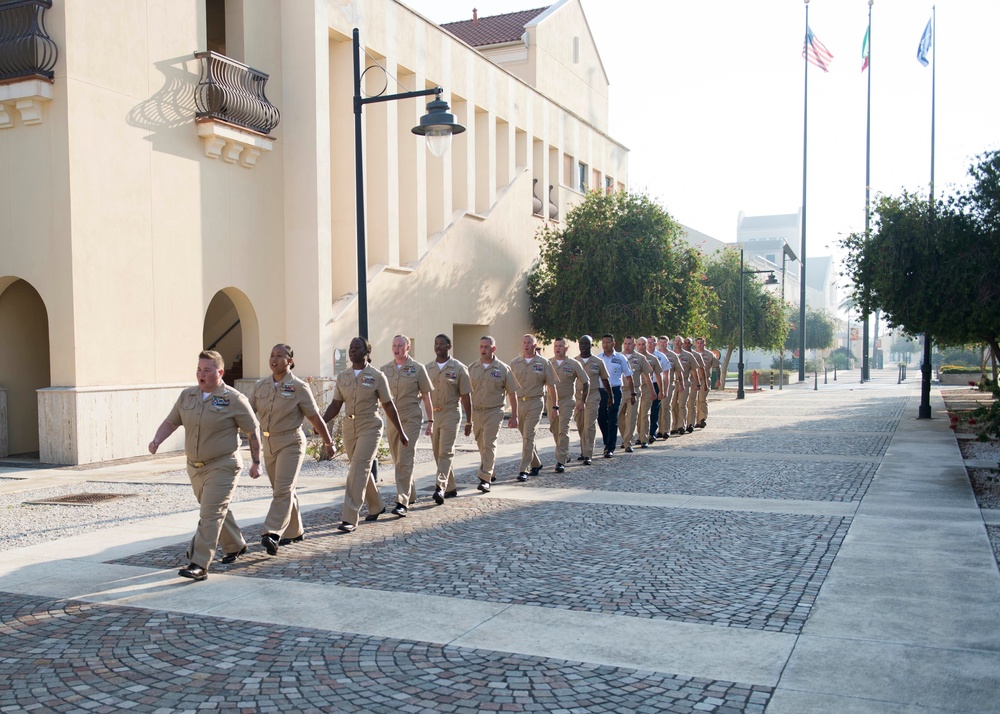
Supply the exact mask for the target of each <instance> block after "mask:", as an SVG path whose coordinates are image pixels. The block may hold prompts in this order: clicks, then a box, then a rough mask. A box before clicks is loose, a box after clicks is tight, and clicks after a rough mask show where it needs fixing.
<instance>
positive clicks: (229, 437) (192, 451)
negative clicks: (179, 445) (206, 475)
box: [167, 383, 257, 462]
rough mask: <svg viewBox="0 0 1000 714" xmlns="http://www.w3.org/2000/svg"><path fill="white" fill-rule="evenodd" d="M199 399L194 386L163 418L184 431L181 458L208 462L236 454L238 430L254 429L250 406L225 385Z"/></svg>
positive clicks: (238, 446)
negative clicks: (183, 456)
mask: <svg viewBox="0 0 1000 714" xmlns="http://www.w3.org/2000/svg"><path fill="white" fill-rule="evenodd" d="M201 396H202V394H201V387H199V386H197V385H195V386H194V387H189V388H188V389H185V390H184V391H183V392H181V395H180V396H179V397H178V398H177V401H176V402H175V403H174V408H173V409H171V410H170V414H168V415H167V421H169V422H170V423H171V424H174V425H177V426H183V427H184V454H185V455H186V456H187V457H188V459H190V460H191V461H199V462H208V461H212V460H213V459H219V458H222V457H223V456H232V455H233V454H236V453H238V451H239V448H240V437H239V431H240V429H242V430H243V431H245V432H247V433H248V434H252V433H253V431H254V429H256V428H257V417H255V416H254V414H253V410H252V409H251V408H250V402H249V401H247V398H246V397H244V396H243V395H242V394H240V393H239V392H237V391H236V390H235V389H233V388H232V387H229V386H227V385H226V384H225V383H223V384H220V385H219V386H218V387H217V388H216V389H215V391H214V392H212V394H211V396H209V397H208V398H207V399H202V398H201ZM237 458H239V457H237Z"/></svg>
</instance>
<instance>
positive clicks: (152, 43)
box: [54, 0, 285, 386]
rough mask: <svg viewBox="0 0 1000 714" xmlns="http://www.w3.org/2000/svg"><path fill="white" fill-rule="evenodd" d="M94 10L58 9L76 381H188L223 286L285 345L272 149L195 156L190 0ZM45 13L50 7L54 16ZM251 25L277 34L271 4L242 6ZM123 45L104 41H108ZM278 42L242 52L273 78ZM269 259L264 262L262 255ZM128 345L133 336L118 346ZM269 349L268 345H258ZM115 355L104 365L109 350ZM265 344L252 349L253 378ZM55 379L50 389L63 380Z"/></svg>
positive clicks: (123, 3) (277, 183)
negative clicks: (250, 159) (245, 161)
mask: <svg viewBox="0 0 1000 714" xmlns="http://www.w3.org/2000/svg"><path fill="white" fill-rule="evenodd" d="M99 8H100V11H99V12H95V11H94V8H93V7H90V6H87V5H85V4H81V3H67V4H65V5H63V6H61V7H60V9H61V10H62V11H64V12H65V25H66V28H67V38H68V41H67V42H66V43H65V45H64V46H63V47H61V48H60V49H61V52H63V54H64V56H65V62H66V68H67V76H66V79H65V83H66V88H67V102H66V104H67V106H68V112H69V119H68V127H69V136H68V142H67V143H68V147H69V165H70V167H71V170H70V184H71V191H70V195H71V201H70V206H69V212H70V217H71V218H70V221H71V233H72V241H73V284H74V291H73V292H74V309H75V319H76V324H77V326H78V327H77V336H76V355H77V357H76V371H77V375H76V378H75V380H73V382H72V384H74V385H77V386H84V385H85V386H97V385H107V386H110V385H120V384H130V383H134V384H149V383H157V382H163V381H168V382H169V381H179V380H187V379H190V371H191V370H190V364H191V360H192V359H193V355H197V351H198V350H199V349H201V347H202V344H201V343H202V329H203V323H204V319H205V312H206V309H207V306H208V304H209V302H210V301H211V299H212V298H213V296H214V295H215V294H216V293H217V292H218V291H220V290H222V289H224V288H227V287H230V286H235V287H236V288H238V289H239V290H241V291H242V292H243V293H245V294H246V295H247V296H248V298H249V300H250V302H251V303H252V304H253V306H254V309H255V310H256V312H257V318H258V320H259V321H260V322H261V323H262V324H265V325H269V326H271V327H270V332H271V335H272V336H273V340H274V341H279V339H284V335H279V334H277V333H278V331H279V330H278V329H276V328H277V327H278V326H281V325H283V324H284V320H283V317H284V303H285V300H284V297H285V296H284V286H283V281H282V280H280V279H279V280H274V279H273V278H272V276H271V275H272V271H275V270H278V271H280V270H281V269H282V266H283V264H284V260H283V255H282V250H281V247H280V241H276V240H275V239H276V237H280V236H281V234H282V217H283V211H282V202H281V200H280V199H281V197H282V170H283V166H282V150H281V142H280V126H279V130H278V131H276V132H275V134H276V136H278V137H279V141H278V143H277V144H276V145H275V149H274V150H273V151H272V152H270V153H268V154H266V155H265V156H262V157H261V158H260V159H259V160H258V163H257V166H256V167H255V168H253V169H247V168H244V167H242V166H240V165H239V164H230V163H226V162H223V161H221V160H219V159H210V158H208V157H206V156H205V155H204V152H203V150H202V147H201V144H200V142H199V140H198V138H197V136H196V134H195V124H194V116H193V114H194V111H195V107H194V102H193V92H194V87H195V85H196V83H197V81H198V77H199V72H200V66H199V62H198V61H196V60H195V59H194V58H193V56H192V55H193V53H194V52H195V51H198V50H201V49H203V48H204V44H205V42H204V33H205V28H204V17H203V9H202V8H203V5H202V3H201V2H200V0H187V1H185V2H176V1H175V0H147V1H146V2H135V0H108V1H107V2H103V3H102V4H101V5H100V6H99ZM54 10H55V8H54ZM243 16H244V22H245V23H246V27H245V28H239V27H234V28H228V31H229V33H230V34H242V33H246V34H247V35H248V36H250V37H259V36H261V35H262V34H263V33H262V28H264V27H268V28H273V26H274V25H275V24H276V23H275V12H274V11H273V9H271V8H270V7H269V6H267V4H256V3H255V4H249V5H247V6H246V8H245V12H244V13H243ZM109 33H110V36H114V37H119V38H128V39H129V41H128V42H107V37H108V36H109ZM277 49H278V45H277V44H276V43H273V42H272V43H265V44H263V46H260V45H257V44H255V45H254V46H253V47H252V49H251V48H249V47H248V49H247V52H246V54H247V55H248V59H249V60H250V61H251V62H259V63H260V64H259V65H257V66H258V67H259V68H260V69H262V70H263V71H265V72H269V73H271V74H272V76H273V77H275V78H276V79H272V80H271V81H270V82H269V84H268V86H267V91H268V92H270V93H271V94H272V95H273V94H274V93H278V94H280V92H281V83H280V71H278V70H280V60H281V58H280V56H278V55H277V54H276V53H275V52H276V50H277ZM265 255H266V259H265V260H261V257H262V256H265ZM123 336H127V339H122V337H123ZM265 341H266V339H265ZM108 344H116V346H117V349H118V351H119V353H120V355H121V357H122V359H121V360H119V366H118V368H117V369H116V370H114V371H111V370H107V369H106V361H105V356H104V346H106V345H108ZM260 360H261V354H260V348H259V346H258V349H257V350H255V353H254V354H250V355H246V356H245V362H246V364H247V366H248V367H249V368H250V369H252V371H255V372H259V370H260ZM57 383H58V382H57Z"/></svg>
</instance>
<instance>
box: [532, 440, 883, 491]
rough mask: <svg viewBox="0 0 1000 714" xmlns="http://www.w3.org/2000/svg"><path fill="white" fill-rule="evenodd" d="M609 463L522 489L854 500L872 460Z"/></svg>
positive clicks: (545, 476)
mask: <svg viewBox="0 0 1000 714" xmlns="http://www.w3.org/2000/svg"><path fill="white" fill-rule="evenodd" d="M659 448H662V447H660V446H657V445H656V444H654V445H653V446H652V447H650V449H649V450H648V453H650V454H652V453H653V452H654V451H656V450H657V449H659ZM643 453H647V452H646V451H644V452H643ZM611 461H613V460H611ZM611 461H609V460H606V459H599V460H597V461H595V462H594V464H593V466H577V465H576V463H574V464H571V465H570V468H569V469H567V470H566V471H565V472H564V473H561V474H557V473H555V472H554V471H553V470H552V469H551V468H549V469H546V470H544V471H543V472H542V473H541V474H540V475H539V476H538V478H532V479H530V480H529V481H528V482H527V483H525V484H524V486H526V487H536V488H585V489H588V490H600V491H621V492H626V493H683V494H691V495H698V496H734V497H738V498H778V499H781V498H785V499H796V500H803V501H859V500H861V497H862V496H863V495H864V493H865V489H867V488H868V484H869V483H871V478H872V476H873V475H874V473H875V469H876V467H877V464H876V463H874V462H871V463H850V462H837V461H835V462H829V461H784V460H779V459H754V460H752V461H751V460H749V459H739V458H720V457H713V458H711V459H705V458H694V457H690V456H673V455H671V458H669V459H666V460H664V461H662V462H660V463H658V464H657V466H656V470H655V471H651V470H638V469H636V470H635V471H634V472H632V473H626V474H623V473H621V470H620V469H617V468H615V467H614V465H612V463H611Z"/></svg>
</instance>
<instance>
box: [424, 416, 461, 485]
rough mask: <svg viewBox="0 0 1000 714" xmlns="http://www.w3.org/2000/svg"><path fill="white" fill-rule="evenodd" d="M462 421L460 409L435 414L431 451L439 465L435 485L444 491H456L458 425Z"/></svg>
mask: <svg viewBox="0 0 1000 714" xmlns="http://www.w3.org/2000/svg"><path fill="white" fill-rule="evenodd" d="M460 420H461V417H460V415H459V411H458V409H449V410H447V411H445V410H444V409H442V410H441V411H439V412H434V428H433V429H431V450H432V451H433V452H434V462H435V463H436V464H437V476H436V478H435V485H436V487H437V488H440V489H442V490H444V491H446V492H447V491H454V490H455V489H456V488H458V486H456V485H455V469H454V468H453V466H452V465H453V464H454V463H455V440H456V439H457V438H458V423H459V421H460Z"/></svg>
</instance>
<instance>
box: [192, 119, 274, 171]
mask: <svg viewBox="0 0 1000 714" xmlns="http://www.w3.org/2000/svg"><path fill="white" fill-rule="evenodd" d="M197 126H198V136H199V137H201V142H202V146H203V148H204V150H205V156H207V157H209V158H210V159H222V160H223V161H225V162H226V163H230V164H235V163H239V165H240V166H243V167H244V168H248V169H252V168H253V167H254V166H256V165H257V158H258V157H259V156H260V155H261V154H262V153H264V152H265V151H271V148H272V146H273V145H274V139H272V138H271V137H269V136H264V135H263V134H259V133H257V132H253V131H248V130H246V129H240V128H239V127H236V126H233V125H231V124H226V123H224V122H220V121H217V120H215V119H199V120H198V123H197Z"/></svg>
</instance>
